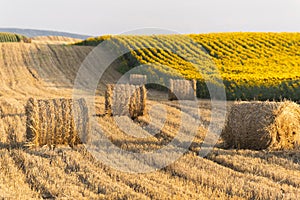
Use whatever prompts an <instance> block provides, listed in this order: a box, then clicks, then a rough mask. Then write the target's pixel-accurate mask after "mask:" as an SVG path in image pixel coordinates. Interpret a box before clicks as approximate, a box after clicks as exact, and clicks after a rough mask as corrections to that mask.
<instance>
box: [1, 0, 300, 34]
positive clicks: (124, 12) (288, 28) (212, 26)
mask: <svg viewBox="0 0 300 200" xmlns="http://www.w3.org/2000/svg"><path fill="white" fill-rule="evenodd" d="M0 3H1V4H0V5H1V6H0V27H1V28H31V29H45V30H54V31H65V32H72V33H80V34H88V35H103V34H119V33H122V32H126V31H130V30H133V29H138V28H146V27H155V28H162V29H169V30H173V31H176V32H179V33H203V32H228V31H230V32H239V31H259V32H300V0H280V1H279V0H206V1H203V0H185V1H181V0H151V1H150V0H148V1H143V0H118V1H116V0H109V1H101V0H84V1H80V0H1V1H0Z"/></svg>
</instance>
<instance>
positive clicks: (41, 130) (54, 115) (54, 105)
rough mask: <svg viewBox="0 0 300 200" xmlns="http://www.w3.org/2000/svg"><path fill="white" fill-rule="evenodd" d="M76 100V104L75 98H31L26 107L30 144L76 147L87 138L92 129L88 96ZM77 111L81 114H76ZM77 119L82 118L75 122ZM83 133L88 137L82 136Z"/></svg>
mask: <svg viewBox="0 0 300 200" xmlns="http://www.w3.org/2000/svg"><path fill="white" fill-rule="evenodd" d="M75 102H76V103H75V104H74V101H73V100H72V99H51V100H35V99H33V98H30V99H29V100H28V102H27V105H26V108H25V109H26V116H27V119H26V138H27V142H28V146H44V145H48V146H49V147H54V148H55V146H56V145H58V144H60V145H69V146H71V147H73V146H74V145H78V144H81V143H82V142H83V141H87V140H88V133H89V125H88V122H89V119H88V108H87V104H86V102H85V100H84V99H79V100H77V101H75ZM73 105H74V106H73ZM76 106H77V107H78V109H77V108H76ZM74 110H76V113H75V112H74ZM75 114H76V115H78V116H79V117H76V118H75ZM75 120H78V123H75ZM76 122H77V121H76ZM81 132H84V134H83V133H81ZM79 134H80V135H79ZM81 135H83V136H84V137H82V138H81V137H80V136H81ZM81 139H82V140H81Z"/></svg>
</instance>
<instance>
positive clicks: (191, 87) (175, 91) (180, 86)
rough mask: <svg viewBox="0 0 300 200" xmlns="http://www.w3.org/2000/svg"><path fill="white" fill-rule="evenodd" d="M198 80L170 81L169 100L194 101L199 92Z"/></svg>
mask: <svg viewBox="0 0 300 200" xmlns="http://www.w3.org/2000/svg"><path fill="white" fill-rule="evenodd" d="M196 85H197V82H196V80H191V81H189V80H180V79H177V80H175V79H170V81H169V100H171V101H172V100H178V99H180V100H194V99H195V98H196V91H197V86H196Z"/></svg>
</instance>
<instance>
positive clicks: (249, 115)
mask: <svg viewBox="0 0 300 200" xmlns="http://www.w3.org/2000/svg"><path fill="white" fill-rule="evenodd" d="M221 136H222V138H223V139H224V142H225V144H226V145H227V146H228V147H233V148H241V149H254V150H261V149H291V148H294V147H296V146H298V145H299V144H300V107H299V106H298V105H297V104H296V103H293V102H290V101H285V102H236V103H234V105H233V106H232V108H231V110H230V112H229V114H228V116H227V121H226V126H225V129H224V130H223V132H222V135H221Z"/></svg>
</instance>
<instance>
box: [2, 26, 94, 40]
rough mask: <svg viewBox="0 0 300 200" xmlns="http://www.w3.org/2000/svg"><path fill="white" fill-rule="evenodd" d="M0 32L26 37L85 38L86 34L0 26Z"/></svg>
mask: <svg viewBox="0 0 300 200" xmlns="http://www.w3.org/2000/svg"><path fill="white" fill-rule="evenodd" d="M0 32H9V33H16V34H21V35H25V36H27V37H37V36H64V37H70V38H77V39H82V40H84V39H87V38H88V37H90V36H88V35H80V34H73V33H66V32H57V31H48V30H34V29H18V28H0Z"/></svg>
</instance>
